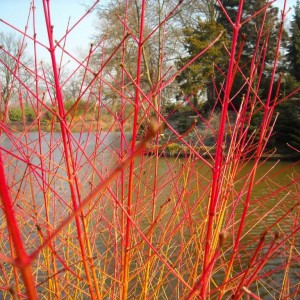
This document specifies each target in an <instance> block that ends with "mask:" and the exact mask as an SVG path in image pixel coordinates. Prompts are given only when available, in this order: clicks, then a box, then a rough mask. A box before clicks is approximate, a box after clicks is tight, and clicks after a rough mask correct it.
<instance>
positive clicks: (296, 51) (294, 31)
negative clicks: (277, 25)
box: [287, 0, 300, 81]
mask: <svg viewBox="0 0 300 300" xmlns="http://www.w3.org/2000/svg"><path fill="white" fill-rule="evenodd" d="M290 31H291V37H290V43H289V45H288V52H287V59H288V62H289V72H290V74H291V75H293V76H294V77H295V78H296V80H298V81H300V2H299V0H298V1H297V3H296V6H295V14H294V16H293V20H292V22H291V29H290Z"/></svg>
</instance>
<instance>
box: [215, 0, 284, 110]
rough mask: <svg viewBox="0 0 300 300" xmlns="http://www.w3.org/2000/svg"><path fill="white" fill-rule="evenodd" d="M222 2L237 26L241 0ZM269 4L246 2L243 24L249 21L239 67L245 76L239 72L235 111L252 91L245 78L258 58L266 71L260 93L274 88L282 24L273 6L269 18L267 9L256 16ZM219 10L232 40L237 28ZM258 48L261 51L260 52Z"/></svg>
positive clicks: (260, 0)
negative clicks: (274, 64) (248, 91)
mask: <svg viewBox="0 0 300 300" xmlns="http://www.w3.org/2000/svg"><path fill="white" fill-rule="evenodd" d="M221 2H222V4H223V6H224V8H225V9H226V11H227V13H228V15H229V17H230V18H231V20H232V22H233V23H235V22H236V16H237V12H238V7H239V3H240V1H238V0H234V1H232V0H224V1H221ZM267 2H268V1H266V0H249V1H244V6H243V14H242V20H241V22H245V21H246V20H247V22H246V23H244V24H243V26H242V27H241V29H240V32H239V37H238V51H241V56H240V61H239V67H240V68H241V72H242V73H241V72H239V71H238V72H237V74H236V76H235V78H234V82H233V85H232V90H231V97H233V96H234V95H235V98H234V99H233V101H232V103H231V104H232V106H233V107H235V108H238V106H239V105H240V99H241V98H242V95H243V94H245V93H246V90H247V88H248V87H247V86H246V85H244V83H245V79H244V78H245V77H249V74H250V64H251V60H252V58H253V57H254V56H255V57H257V59H259V62H258V63H257V64H258V65H259V68H260V69H259V70H258V72H260V70H263V73H262V78H261V81H260V86H259V91H260V93H264V94H267V91H268V89H269V86H270V80H269V77H270V73H271V70H272V68H273V61H274V57H275V50H276V47H277V41H278V38H277V34H278V29H279V25H280V23H279V20H278V8H275V7H273V6H269V7H268V9H267V12H266V15H265V10H262V11H261V12H260V13H259V14H257V15H256V16H255V17H253V13H254V12H258V11H260V10H261V9H262V8H263V7H264V6H265V5H266V3H267ZM217 9H218V10H219V11H220V14H219V18H218V22H220V23H222V24H223V26H224V27H225V29H226V36H227V39H231V38H232V36H233V27H232V25H231V24H230V22H229V21H228V19H227V18H226V16H225V15H224V14H223V13H222V10H221V8H220V7H218V8H217ZM266 45H268V48H267V52H266V57H265V58H264V59H262V56H261V57H260V58H258V54H259V53H261V52H262V51H263V49H264V48H265V46H266ZM256 49H258V50H257V51H256ZM242 74H243V75H242Z"/></svg>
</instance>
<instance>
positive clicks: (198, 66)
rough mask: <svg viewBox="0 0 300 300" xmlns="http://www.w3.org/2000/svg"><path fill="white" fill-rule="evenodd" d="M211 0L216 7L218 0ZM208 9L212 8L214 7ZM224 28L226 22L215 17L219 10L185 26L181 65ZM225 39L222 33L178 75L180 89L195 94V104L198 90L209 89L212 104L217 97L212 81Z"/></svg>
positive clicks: (189, 94)
mask: <svg viewBox="0 0 300 300" xmlns="http://www.w3.org/2000/svg"><path fill="white" fill-rule="evenodd" d="M208 2H209V3H208V5H210V6H211V7H212V8H213V9H214V8H215V1H208ZM208 11H211V9H210V10H208ZM212 16H213V17H212ZM223 30H224V28H223V26H222V25H221V24H219V23H218V22H217V20H216V14H212V13H210V16H209V17H208V18H206V19H204V20H201V19H199V21H198V26H197V27H186V28H185V29H184V30H183V33H184V36H185V38H184V46H185V50H186V55H185V56H184V57H182V58H181V59H180V60H179V61H178V63H177V65H178V67H179V68H181V67H182V66H184V65H185V64H186V63H188V62H189V61H190V60H191V59H192V58H194V57H195V56H196V55H197V54H198V53H200V52H201V51H202V50H203V49H205V48H206V47H207V46H208V45H209V44H210V43H211V42H212V41H213V40H214V39H215V38H217V37H218V36H219V35H220V33H221V32H222V31H223ZM224 43H226V38H225V36H222V37H221V38H220V39H219V40H218V41H217V42H216V43H215V44H214V46H213V47H212V48H210V49H209V50H208V51H207V52H206V53H205V54H204V55H202V56H201V57H199V58H198V59H197V60H196V61H195V62H194V63H193V64H192V65H190V66H189V67H188V68H187V69H185V70H184V71H183V72H182V73H181V74H180V75H179V76H178V78H177V80H178V82H179V85H180V89H181V91H182V92H183V94H184V95H186V96H190V97H192V99H193V102H194V105H195V106H196V107H197V105H198V92H199V91H202V92H203V91H205V90H206V93H207V100H208V103H209V106H212V105H213V103H214V101H215V97H214V86H213V82H214V81H215V78H216V77H218V73H217V72H216V65H219V64H220V63H221V62H222V61H223V56H224V51H225V49H224Z"/></svg>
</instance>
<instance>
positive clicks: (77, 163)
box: [0, 132, 300, 299]
mask: <svg viewBox="0 0 300 300" xmlns="http://www.w3.org/2000/svg"><path fill="white" fill-rule="evenodd" d="M67 142H68V144H69V145H70V148H69V149H70V153H69V155H70V157H69V159H70V160H71V165H72V172H73V175H74V176H75V177H76V180H77V181H76V182H75V183H74V182H73V184H74V186H75V191H76V201H78V203H80V201H83V200H84V199H85V198H86V197H87V196H88V195H89V194H90V192H91V191H92V190H94V189H95V187H96V186H98V185H99V184H101V182H103V181H104V180H105V178H106V177H107V176H108V175H109V174H110V173H111V172H112V170H114V168H115V167H116V166H117V165H118V164H119V163H121V162H122V161H123V159H124V157H126V155H128V153H130V146H129V145H130V134H124V135H123V136H122V138H120V133H109V134H108V133H98V134H96V133H76V134H73V135H72V137H71V138H70V139H69V140H68V141H67ZM1 149H2V153H3V160H4V163H5V171H6V175H7V181H8V185H9V187H10V192H11V196H12V199H13V201H14V206H15V209H16V214H17V217H18V222H19V227H20V228H21V230H22V234H23V238H24V243H25V246H26V249H27V251H28V252H29V253H31V252H33V251H34V249H36V248H37V247H38V245H40V244H41V243H42V242H43V241H44V240H45V239H46V237H47V235H49V234H50V233H51V232H53V230H54V229H55V228H56V227H57V226H58V225H59V224H60V223H61V222H62V221H63V220H64V219H65V218H66V217H67V216H68V215H70V214H72V211H73V210H74V206H73V205H74V204H72V201H71V198H72V197H71V192H70V178H68V172H67V164H66V160H65V153H64V148H63V139H62V136H61V134H60V133H52V134H50V133H46V132H45V133H42V132H41V133H37V132H30V133H26V134H24V135H9V136H3V137H2V140H1ZM212 164H213V161H212V160H205V161H201V160H199V159H196V158H194V157H185V158H184V157H181V158H179V157H178V158H168V157H165V156H164V154H163V153H160V154H159V156H146V155H143V156H139V157H137V158H136V159H135V160H134V164H133V165H132V171H133V172H132V174H133V177H132V178H133V180H132V184H131V183H130V179H129V178H130V171H129V167H126V168H125V169H124V170H123V171H121V172H120V173H119V174H118V176H117V177H116V178H115V179H114V180H113V181H112V182H110V183H109V185H108V186H107V188H106V189H105V190H104V191H101V193H99V194H98V195H97V197H96V198H95V199H94V200H93V201H92V202H90V203H89V205H88V206H87V207H86V208H85V210H84V213H83V214H81V215H80V218H81V221H82V223H81V229H82V230H83V231H84V232H85V235H84V239H85V247H86V249H88V250H86V251H87V252H88V253H92V256H93V259H92V260H93V262H92V263H91V265H92V266H93V270H94V272H95V274H96V276H97V277H98V278H99V287H100V288H101V291H102V292H103V298H107V297H108V298H107V299H109V295H113V294H118V291H119V289H120V288H121V284H120V281H121V280H122V268H123V266H122V263H123V258H124V249H123V248H124V240H125V239H126V237H127V238H129V239H130V249H128V250H127V251H129V252H130V255H129V261H130V262H129V264H130V284H129V287H130V288H129V291H130V293H129V294H130V298H131V299H136V298H137V297H139V296H140V295H143V294H145V293H147V295H148V298H149V299H151V298H153V299H168V298H165V297H166V296H164V295H168V297H171V298H169V299H181V297H182V296H183V295H186V294H187V288H186V286H185V285H184V284H183V281H185V282H188V283H189V284H190V285H192V284H193V283H194V284H195V283H196V282H197V278H198V276H199V275H200V274H201V272H202V266H203V262H202V260H203V255H204V254H203V253H204V250H205V237H206V229H207V216H208V202H209V197H210V192H211V184H212V169H211V167H210V165H212ZM254 164H255V163H254V162H253V161H250V160H249V161H248V160H244V161H241V162H240V163H239V164H237V163H232V162H229V161H228V162H225V161H224V164H223V166H224V168H223V176H222V177H221V179H220V182H219V187H220V191H219V202H218V205H217V213H216V222H215V223H214V228H213V232H215V235H216V239H217V237H218V234H219V232H220V230H221V229H222V230H225V231H226V232H227V233H228V238H227V240H226V244H225V246H224V247H223V248H222V251H221V253H220V254H219V257H218V259H217V260H216V261H215V264H214V268H213V271H212V277H211V280H212V283H211V287H210V288H211V297H212V299H214V298H215V297H216V295H217V294H218V288H217V286H218V285H221V284H222V282H223V279H224V276H225V272H226V267H227V265H228V261H229V259H230V257H231V255H232V249H233V244H234V243H235V242H236V241H235V237H236V235H237V231H238V228H239V224H240V222H241V215H242V212H243V210H244V208H245V203H246V199H247V196H248V195H249V197H250V198H249V199H250V202H249V207H248V208H247V212H246V219H245V224H244V226H243V230H242V235H241V239H240V241H239V247H238V255H237V256H236V258H235V260H234V264H233V269H232V274H231V276H230V278H231V280H232V283H231V287H232V289H234V287H236V283H235V281H236V280H238V279H239V278H240V276H241V275H240V274H243V271H244V270H245V269H247V266H249V261H250V260H251V257H253V255H254V253H255V249H256V248H257V245H258V244H259V241H260V238H261V235H262V234H263V233H264V232H266V231H267V235H266V240H265V246H264V247H262V249H261V251H260V253H259V255H258V258H257V261H258V263H259V262H261V261H263V258H264V255H266V254H267V252H268V249H269V248H270V245H271V243H272V241H273V240H274V236H275V235H277V234H278V235H279V238H278V240H277V241H276V245H277V246H276V247H277V249H276V251H275V250H274V252H273V253H272V255H271V256H270V257H269V258H268V262H267V263H265V264H264V266H263V268H262V269H261V270H260V271H259V272H258V274H257V275H256V276H257V280H256V281H255V284H252V285H251V288H254V289H255V290H256V291H259V293H260V297H263V298H264V299H268V298H270V297H271V295H275V296H276V297H277V296H278V295H279V291H280V290H282V285H283V282H284V281H285V280H286V279H285V275H288V279H289V286H290V293H291V292H293V291H295V289H296V285H297V284H298V282H299V273H300V267H299V263H298V262H299V249H300V240H299V234H298V233H297V234H294V235H291V236H290V235H289V234H290V233H291V232H293V230H299V219H298V213H299V208H297V207H295V203H297V201H299V174H300V165H299V163H293V162H280V161H270V162H269V161H261V162H259V165H258V167H256V166H255V165H254ZM254 170H255V179H254V181H253V188H251V189H250V188H249V186H250V180H249V178H250V175H251V174H252V172H253V171H254ZM75 177H74V178H75ZM297 178H298V179H297ZM294 181H295V182H294ZM130 184H131V191H132V198H131V202H130V207H128V203H129V202H128V197H129V196H128V186H130ZM291 208H294V209H293V210H291ZM128 214H129V216H130V220H129V219H128ZM128 224H129V225H128ZM128 226H129V227H128ZM218 226H220V228H219V227H218ZM1 228H2V229H1V236H2V238H1V243H0V249H1V253H2V254H5V255H10V250H9V244H8V235H7V230H6V225H5V220H4V217H3V215H2V217H1ZM37 228H40V229H41V230H42V232H43V234H42V235H41V233H40V232H39V231H37ZM76 228H77V227H76V224H75V222H74V221H72V222H71V223H70V224H69V225H68V226H66V227H65V228H64V229H63V230H61V231H60V233H59V235H58V236H57V237H56V238H55V239H54V240H53V247H54V248H55V252H53V251H52V252H51V251H50V252H49V251H48V252H47V251H46V248H45V249H43V250H42V251H41V254H40V255H39V257H38V258H37V260H36V261H35V264H34V270H35V274H37V285H38V290H39V292H40V293H41V294H45V293H46V294H47V293H48V292H49V293H51V292H50V291H49V290H51V289H53V286H52V287H51V289H50V287H49V286H50V285H51V284H50V285H49V282H52V284H53V280H54V282H56V283H57V280H59V284H58V283H57V284H58V285H59V287H56V289H59V290H60V291H63V292H61V293H62V294H61V295H65V296H66V295H67V294H68V292H66V291H67V290H68V291H70V292H69V293H70V294H68V295H69V296H72V297H74V295H78V293H82V292H83V291H84V292H83V294H84V293H85V292H86V290H87V285H86V282H85V281H82V282H79V281H78V280H77V279H76V277H74V275H72V272H71V271H73V272H79V273H78V274H81V275H80V276H82V274H83V273H82V272H83V271H78V268H79V269H80V268H82V257H81V256H82V250H80V248H79V246H78V228H77V230H76ZM128 230H129V231H128ZM149 245H151V246H149ZM154 249H155V250H154ZM215 249H217V248H216V247H215V248H214V249H213V250H212V251H215ZM155 251H157V253H160V254H161V257H158V255H157V253H156V252H155ZM166 262H167V263H168V264H169V265H170V266H173V267H174V270H175V273H176V272H177V274H180V276H181V277H182V280H181V279H179V277H176V275H174V272H173V273H172V272H171V271H170V270H169V269H168V266H167V265H166ZM66 265H68V266H69V270H68V269H67V268H66ZM256 266H257V265H254V266H253V268H255V267H256ZM147 270H148V271H147ZM4 272H5V274H6V276H7V278H8V282H10V281H13V280H14V279H13V272H12V270H11V266H9V265H8V264H5V268H4ZM83 276H84V275H83ZM2 285H5V282H2ZM146 287H147V288H146ZM76 291H77V292H76ZM76 293H77V294H76ZM227 293H228V295H229V294H230V288H228V289H227ZM105 295H106V296H105ZM82 297H83V296H82ZM83 298H84V297H83ZM270 299H272V298H270Z"/></svg>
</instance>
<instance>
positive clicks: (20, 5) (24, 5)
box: [0, 0, 296, 61]
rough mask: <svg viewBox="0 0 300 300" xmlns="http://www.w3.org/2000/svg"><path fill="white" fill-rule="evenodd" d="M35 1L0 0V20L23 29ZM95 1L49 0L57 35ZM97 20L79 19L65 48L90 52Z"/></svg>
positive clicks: (41, 35)
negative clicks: (31, 4) (31, 5)
mask: <svg viewBox="0 0 300 300" xmlns="http://www.w3.org/2000/svg"><path fill="white" fill-rule="evenodd" d="M32 1H33V0H0V19H3V20H4V21H6V22H8V23H10V24H11V25H13V26H15V27H17V28H18V29H20V30H22V31H23V30H24V29H25V25H26V22H27V18H28V15H29V11H30V2H32ZM105 1H107V0H101V1H100V3H104V2H105ZM186 1H189V0H186ZM34 2H35V7H36V24H37V29H36V30H37V39H38V40H39V41H40V42H42V43H44V44H45V45H48V41H47V34H46V27H45V19H44V13H43V5H42V0H35V1H34ZM283 2H284V0H278V1H276V6H279V7H282V5H283ZM93 3H94V0H50V5H51V18H52V24H53V25H54V38H55V39H56V40H60V38H61V37H62V36H63V35H64V34H65V31H66V28H67V23H68V19H69V17H71V20H70V24H71V25H73V24H75V23H76V21H77V20H78V19H80V18H81V17H82V16H83V15H84V13H85V11H86V7H87V6H88V7H90V6H91V5H92V4H93ZM295 4H296V0H287V7H291V8H292V7H293V6H294V5H295ZM292 13H293V12H290V13H289V18H290V17H291V15H292ZM95 20H96V14H95V12H93V13H91V14H90V15H89V16H88V17H87V18H85V19H84V20H83V21H82V22H80V24H79V25H78V26H77V27H76V28H75V29H74V31H73V32H72V33H71V34H70V35H69V36H68V40H67V43H66V49H67V50H68V51H70V52H72V53H74V54H75V55H77V56H78V54H79V53H82V54H83V55H84V53H86V52H87V51H88V49H89V46H90V42H91V39H92V36H93V34H94V33H95V26H94V25H95ZM32 24H33V22H32V13H31V16H30V22H29V26H28V34H29V35H31V36H32V35H33V30H32V28H33V27H32ZM0 31H4V32H7V31H11V28H10V27H9V26H7V25H6V24H4V23H3V22H0ZM31 49H32V45H30V42H28V50H29V51H32V50H31ZM38 58H39V60H46V61H47V59H48V58H49V53H48V52H47V51H45V50H41V49H40V50H39V52H38Z"/></svg>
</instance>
